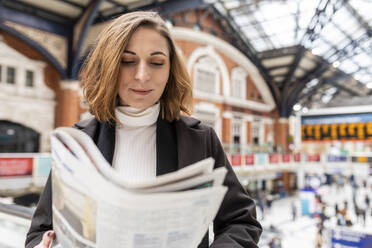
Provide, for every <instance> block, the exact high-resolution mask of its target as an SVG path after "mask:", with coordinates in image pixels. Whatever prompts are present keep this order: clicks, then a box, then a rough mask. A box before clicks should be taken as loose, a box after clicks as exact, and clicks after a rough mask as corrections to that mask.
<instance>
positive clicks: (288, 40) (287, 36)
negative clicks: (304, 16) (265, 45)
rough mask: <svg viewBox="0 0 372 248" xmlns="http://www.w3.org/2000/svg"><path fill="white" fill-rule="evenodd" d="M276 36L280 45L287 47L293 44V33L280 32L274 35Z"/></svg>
mask: <svg viewBox="0 0 372 248" xmlns="http://www.w3.org/2000/svg"><path fill="white" fill-rule="evenodd" d="M276 37H278V39H279V42H280V44H281V46H282V47H287V46H293V45H295V39H294V33H293V32H292V33H291V32H288V33H282V34H279V35H276Z"/></svg>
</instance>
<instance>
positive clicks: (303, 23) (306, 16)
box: [298, 11, 314, 29]
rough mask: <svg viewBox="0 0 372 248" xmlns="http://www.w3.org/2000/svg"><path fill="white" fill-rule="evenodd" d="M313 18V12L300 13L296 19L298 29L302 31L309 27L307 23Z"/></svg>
mask: <svg viewBox="0 0 372 248" xmlns="http://www.w3.org/2000/svg"><path fill="white" fill-rule="evenodd" d="M313 16H314V12H313V11H305V12H302V13H301V14H300V16H299V18H298V25H299V27H300V28H303V29H307V27H308V26H309V23H310V21H311V19H312V18H313Z"/></svg>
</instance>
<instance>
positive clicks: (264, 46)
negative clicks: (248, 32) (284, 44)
mask: <svg viewBox="0 0 372 248" xmlns="http://www.w3.org/2000/svg"><path fill="white" fill-rule="evenodd" d="M251 43H252V45H253V46H254V48H255V49H256V51H257V52H262V51H265V50H269V49H273V47H272V46H271V45H270V44H268V43H267V42H265V41H264V40H262V39H256V40H251Z"/></svg>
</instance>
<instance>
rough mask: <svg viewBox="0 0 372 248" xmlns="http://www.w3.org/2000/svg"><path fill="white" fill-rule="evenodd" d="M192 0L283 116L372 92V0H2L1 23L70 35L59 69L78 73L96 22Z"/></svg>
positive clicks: (168, 9)
mask: <svg viewBox="0 0 372 248" xmlns="http://www.w3.org/2000/svg"><path fill="white" fill-rule="evenodd" d="M193 8H199V9H208V10H209V11H210V12H211V13H213V15H214V16H215V17H216V18H217V19H218V20H220V22H221V24H222V25H223V26H224V30H225V31H226V32H227V33H229V35H230V36H231V37H232V38H233V39H230V41H231V43H233V45H234V46H235V47H237V48H238V49H239V50H240V51H241V52H243V53H244V54H245V55H246V56H247V57H248V58H249V59H250V60H251V61H252V62H253V63H254V64H255V65H256V67H257V68H258V70H259V71H260V73H261V75H262V76H263V78H264V79H265V81H266V82H267V84H268V86H269V88H270V90H271V92H272V94H273V96H274V99H275V101H276V104H277V106H278V109H279V113H280V116H281V117H288V116H289V115H290V114H291V113H292V110H293V109H295V110H301V109H302V110H305V109H306V108H310V107H321V106H325V105H326V104H329V103H331V102H339V101H338V99H345V98H350V97H353V96H358V97H363V96H368V95H370V94H371V90H370V89H369V88H368V87H372V39H371V36H372V29H371V26H372V15H371V14H370V13H371V11H372V0H204V1H203V0H48V1H47V4H46V1H40V0H0V29H3V30H6V29H7V27H6V26H5V25H3V21H6V20H8V21H13V22H17V23H23V24H25V25H29V26H34V27H37V28H39V29H41V30H45V31H49V32H55V33H58V34H59V35H63V36H65V37H67V38H68V40H69V43H70V45H69V51H68V60H69V61H68V66H67V68H65V69H64V68H62V69H60V71H61V73H62V75H63V76H64V77H65V78H77V74H78V69H79V65H81V60H80V58H81V54H80V53H81V47H82V43H83V41H84V38H85V35H86V32H87V30H88V28H89V27H90V26H91V25H93V24H95V23H100V22H104V21H106V20H110V19H112V18H114V17H116V16H118V15H121V14H122V13H126V12H130V11H134V10H153V11H158V12H159V13H160V14H162V15H163V16H166V17H167V18H170V20H171V14H172V13H176V12H180V11H185V10H189V9H193ZM77 27H80V28H79V29H78V28H77ZM57 67H58V66H57ZM367 86H368V87H367Z"/></svg>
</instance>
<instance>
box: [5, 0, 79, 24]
mask: <svg viewBox="0 0 372 248" xmlns="http://www.w3.org/2000/svg"><path fill="white" fill-rule="evenodd" d="M1 3H2V4H1V6H0V7H3V8H5V9H3V10H2V11H1V12H2V15H3V16H6V17H7V18H14V19H15V20H18V21H16V22H18V23H22V24H24V25H27V26H32V25H38V22H40V23H42V24H41V25H42V26H45V22H49V23H58V24H60V25H67V26H69V25H71V24H72V23H73V22H74V20H73V19H71V18H70V17H68V16H64V15H61V14H59V13H55V12H52V11H49V10H45V9H41V8H39V7H37V6H34V5H31V4H27V3H24V2H20V1H17V0H2V2H1ZM9 10H13V12H11V13H7V12H8V11H9ZM20 13H21V14H23V15H21V16H20ZM13 14H15V15H16V16H14V17H13V16H12V15H13ZM25 16H28V17H27V18H25ZM31 16H33V17H35V18H30V17H31ZM23 18H25V19H23ZM28 22H30V23H29V24H28Z"/></svg>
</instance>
